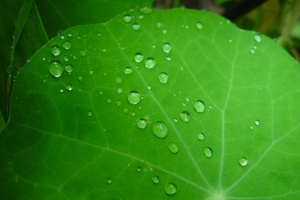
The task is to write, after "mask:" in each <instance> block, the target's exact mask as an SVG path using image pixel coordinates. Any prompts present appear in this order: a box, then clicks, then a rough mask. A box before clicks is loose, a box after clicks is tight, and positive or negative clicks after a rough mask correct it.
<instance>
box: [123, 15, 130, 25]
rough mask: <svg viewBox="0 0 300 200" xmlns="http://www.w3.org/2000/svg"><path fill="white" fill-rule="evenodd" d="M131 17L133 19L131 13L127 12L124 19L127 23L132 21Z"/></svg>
mask: <svg viewBox="0 0 300 200" xmlns="http://www.w3.org/2000/svg"><path fill="white" fill-rule="evenodd" d="M131 19H132V17H131V15H129V14H125V15H124V16H123V21H124V22H126V23H129V22H131Z"/></svg>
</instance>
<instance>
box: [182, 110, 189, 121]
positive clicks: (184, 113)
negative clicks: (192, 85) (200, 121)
mask: <svg viewBox="0 0 300 200" xmlns="http://www.w3.org/2000/svg"><path fill="white" fill-rule="evenodd" d="M180 119H181V120H182V121H183V122H185V123H187V122H189V121H190V119H191V117H190V113H189V112H188V111H182V112H181V113H180Z"/></svg>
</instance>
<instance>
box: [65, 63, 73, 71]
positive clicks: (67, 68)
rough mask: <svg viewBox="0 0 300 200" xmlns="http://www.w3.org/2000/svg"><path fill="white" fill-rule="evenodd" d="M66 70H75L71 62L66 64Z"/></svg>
mask: <svg viewBox="0 0 300 200" xmlns="http://www.w3.org/2000/svg"><path fill="white" fill-rule="evenodd" d="M65 70H66V72H68V73H71V72H73V66H72V65H71V64H68V65H66V66H65Z"/></svg>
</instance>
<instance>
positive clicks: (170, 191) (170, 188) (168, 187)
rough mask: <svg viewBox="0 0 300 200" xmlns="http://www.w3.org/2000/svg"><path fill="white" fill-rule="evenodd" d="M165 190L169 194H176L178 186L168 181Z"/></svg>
mask: <svg viewBox="0 0 300 200" xmlns="http://www.w3.org/2000/svg"><path fill="white" fill-rule="evenodd" d="M165 191H166V193H167V194H169V195H172V194H175V193H176V191H177V187H176V185H175V183H172V182H170V183H167V185H166V186H165Z"/></svg>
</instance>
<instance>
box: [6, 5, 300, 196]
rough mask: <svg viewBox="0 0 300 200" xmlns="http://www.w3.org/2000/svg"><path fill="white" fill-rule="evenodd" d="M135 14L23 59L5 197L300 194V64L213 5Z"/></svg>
mask: <svg viewBox="0 0 300 200" xmlns="http://www.w3.org/2000/svg"><path fill="white" fill-rule="evenodd" d="M146 10H147V9H146ZM148 11H149V10H148ZM126 14H128V15H130V16H131V17H132V18H131V21H130V22H124V19H123V17H124V15H120V16H117V17H115V18H113V19H112V20H110V21H109V22H107V23H105V24H98V25H86V26H77V27H74V28H71V29H69V30H66V31H65V32H64V33H62V34H63V35H64V36H65V37H64V39H61V38H60V37H55V38H54V39H52V40H51V41H49V43H48V44H47V45H45V46H44V47H43V48H42V49H41V50H39V51H38V52H37V53H36V54H35V56H34V57H33V58H32V60H31V62H30V63H27V65H26V66H25V67H24V68H23V69H22V70H21V72H20V74H19V75H18V78H17V80H16V83H15V85H14V89H13V94H12V101H11V117H10V119H9V123H8V124H7V126H6V128H5V129H4V130H3V132H2V133H1V134H0V141H1V145H0V148H1V149H0V157H1V162H0V163H1V168H0V169H1V170H0V177H1V180H2V181H1V185H0V196H1V197H2V198H1V199H10V200H13V199H39V200H40V199H55V200H57V199H139V200H140V199H169V198H170V197H171V198H172V199H205V200H213V199H214V200H220V199H223V200H225V199H273V200H274V199H299V197H300V185H299V184H298V183H299V181H300V180H299V174H300V168H299V165H300V155H299V141H300V140H299V139H300V138H299V137H300V136H299V134H298V133H299V129H300V124H299V117H300V112H299V106H300V104H299V101H298V99H299V98H300V92H299V88H300V81H299V80H300V71H299V64H297V63H296V61H295V60H293V59H292V58H291V57H290V56H289V55H288V54H287V53H286V52H285V51H284V50H283V49H282V48H281V47H280V46H279V45H277V44H276V43H275V42H274V41H272V40H271V39H269V38H267V37H265V36H262V35H258V34H256V33H254V32H249V31H243V30H240V29H238V28H236V27H235V26H234V25H233V24H231V23H230V22H229V21H227V20H225V19H224V18H222V17H220V16H218V15H215V14H212V13H208V12H199V11H195V10H188V9H186V10H185V9H184V10H182V9H173V10H165V11H156V10H154V11H153V12H152V13H148V14H143V13H141V12H140V10H139V9H135V10H133V11H131V12H128V13H126ZM128 15H126V21H129V19H130V17H129V16H128ZM139 16H143V17H139ZM134 29H137V30H134ZM66 42H69V43H66ZM70 45H71V47H70ZM68 47H70V48H68ZM58 50H59V51H58ZM54 55H56V56H54ZM69 64H71V65H72V67H70V66H68V65H69ZM66 66H68V67H66Z"/></svg>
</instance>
